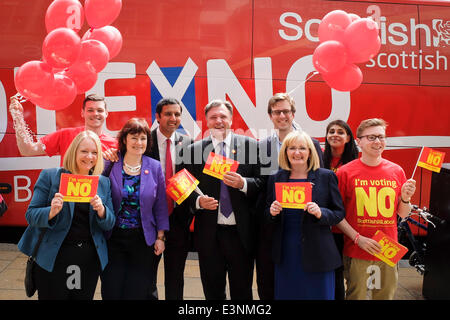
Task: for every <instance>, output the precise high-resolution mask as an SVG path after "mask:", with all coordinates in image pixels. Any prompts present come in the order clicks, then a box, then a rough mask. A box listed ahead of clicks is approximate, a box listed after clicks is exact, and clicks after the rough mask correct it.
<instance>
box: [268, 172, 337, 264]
mask: <svg viewBox="0 0 450 320" xmlns="http://www.w3.org/2000/svg"><path fill="white" fill-rule="evenodd" d="M289 175H290V172H289V171H287V170H280V171H278V172H277V173H276V174H274V175H273V176H271V177H270V178H269V181H268V184H267V202H266V209H265V215H266V216H267V217H268V219H269V220H270V221H272V222H273V223H274V224H275V229H274V237H273V245H272V257H273V259H274V262H275V263H280V261H281V254H282V238H283V212H284V210H282V211H281V213H280V214H279V215H277V216H276V217H273V216H272V215H271V214H270V211H269V209H270V205H271V204H272V202H273V201H274V200H275V182H288V180H289ZM307 180H308V181H310V182H312V183H313V188H312V202H315V203H317V204H318V205H319V207H320V210H321V211H322V216H321V218H320V219H317V218H316V217H315V216H313V215H311V214H309V213H305V214H302V217H303V223H302V239H301V240H302V241H301V244H302V253H303V256H302V261H303V268H304V269H305V270H306V271H308V272H314V271H317V272H325V271H331V270H334V269H336V268H337V267H339V266H341V265H342V261H341V257H340V254H339V252H338V250H337V247H336V244H335V241H334V238H333V235H332V233H331V227H330V226H332V225H336V224H337V223H339V222H340V221H341V220H342V219H344V217H345V211H344V205H343V203H342V198H341V194H340V193H339V189H338V181H337V177H336V175H335V174H334V172H333V171H331V170H328V169H322V168H319V169H317V170H316V171H310V172H309V173H308V178H307Z"/></svg>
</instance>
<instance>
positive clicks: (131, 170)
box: [123, 161, 141, 173]
mask: <svg viewBox="0 0 450 320" xmlns="http://www.w3.org/2000/svg"><path fill="white" fill-rule="evenodd" d="M123 164H124V165H125V167H126V168H127V169H128V171H130V172H131V173H136V172H139V170H141V164H138V165H137V166H135V167H132V166H130V165H129V164H128V163H126V162H125V161H124V162H123Z"/></svg>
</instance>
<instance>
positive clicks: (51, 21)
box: [45, 0, 84, 33]
mask: <svg viewBox="0 0 450 320" xmlns="http://www.w3.org/2000/svg"><path fill="white" fill-rule="evenodd" d="M83 23H84V10H83V6H82V5H81V3H80V2H79V1H78V0H57V1H53V2H52V3H51V4H50V5H49V6H48V8H47V12H46V13H45V28H46V29H47V33H49V32H51V31H53V30H55V29H57V28H69V29H71V30H73V31H75V32H78V31H80V29H81V27H82V26H83Z"/></svg>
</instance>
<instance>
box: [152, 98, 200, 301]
mask: <svg viewBox="0 0 450 320" xmlns="http://www.w3.org/2000/svg"><path fill="white" fill-rule="evenodd" d="M181 112H182V108H181V104H180V102H179V101H178V100H176V99H173V98H163V99H161V100H160V101H159V102H158V104H157V105H156V120H157V121H158V123H159V126H158V127H157V128H156V129H154V130H152V132H151V140H152V141H151V142H152V146H151V150H150V154H149V156H150V157H152V158H153V159H156V160H159V161H160V162H161V167H162V170H163V173H164V175H165V177H166V185H167V180H168V179H169V178H170V177H171V176H173V175H174V174H176V173H177V172H178V171H180V170H181V169H182V153H183V150H184V149H185V148H186V147H187V146H188V145H190V144H191V143H192V142H193V140H192V139H191V138H190V137H188V136H186V135H184V134H181V133H179V132H177V131H176V130H177V129H178V127H179V126H180V122H181ZM167 201H168V208H169V228H170V230H169V231H168V232H166V235H165V236H166V243H165V246H166V249H165V251H164V254H163V255H164V288H165V298H166V300H183V289H184V267H185V263H186V258H187V254H188V251H189V244H190V238H189V224H190V222H191V221H192V218H193V214H192V212H191V211H190V209H189V206H186V205H183V204H181V205H180V206H178V205H176V203H175V202H174V201H173V200H172V199H171V198H170V197H168V198H167ZM159 257H160V256H159ZM159 260H160V259H158V261H157V262H156V266H155V269H156V270H155V274H156V271H157V269H158V264H159ZM154 289H156V284H155V286H154ZM153 295H156V296H157V293H155V292H154V293H153Z"/></svg>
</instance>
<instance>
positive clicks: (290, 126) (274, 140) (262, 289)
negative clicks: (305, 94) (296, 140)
mask: <svg viewBox="0 0 450 320" xmlns="http://www.w3.org/2000/svg"><path fill="white" fill-rule="evenodd" d="M267 113H268V115H269V117H270V120H272V123H273V127H274V129H275V131H274V133H273V134H272V135H269V136H268V137H267V138H265V139H262V140H260V141H259V143H258V147H259V155H260V163H261V178H262V179H263V181H264V183H263V189H262V190H261V193H260V196H259V197H258V203H257V208H258V209H257V213H258V219H257V223H258V226H257V233H258V234H257V245H256V282H257V284H258V295H259V298H260V299H261V300H272V299H273V297H274V267H273V262H272V255H271V253H272V232H273V230H272V227H273V224H271V223H266V221H265V218H264V209H265V205H266V203H265V202H266V196H265V188H266V183H267V179H268V177H269V176H270V175H272V174H274V173H276V172H277V171H278V170H279V167H278V153H279V151H280V147H281V144H282V143H283V140H284V138H285V137H286V136H287V135H288V134H289V133H290V132H291V131H293V130H301V128H300V126H299V125H298V124H297V123H295V122H294V116H295V102H294V99H292V98H291V97H290V96H289V95H288V94H287V93H277V94H275V95H274V96H273V97H272V98H270V99H269V102H268V107H267ZM312 140H313V142H314V146H315V148H316V151H317V154H318V155H319V159H320V166H321V167H323V160H322V149H321V148H320V144H319V141H318V140H317V139H314V138H312Z"/></svg>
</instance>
